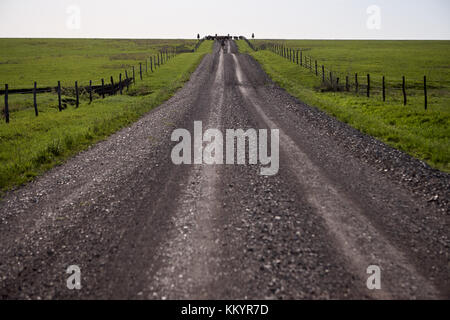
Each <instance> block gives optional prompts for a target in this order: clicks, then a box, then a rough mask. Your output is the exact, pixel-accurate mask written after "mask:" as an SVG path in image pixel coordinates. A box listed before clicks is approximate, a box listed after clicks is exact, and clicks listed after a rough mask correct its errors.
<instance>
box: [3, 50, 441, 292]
mask: <svg viewBox="0 0 450 320" xmlns="http://www.w3.org/2000/svg"><path fill="white" fill-rule="evenodd" d="M194 121H202V123H203V129H204V130H205V129H207V128H217V129H220V130H221V131H222V132H225V130H226V129H244V130H247V129H249V128H255V129H279V132H280V169H279V172H278V174H277V175H274V176H261V175H260V174H259V173H260V171H259V170H260V165H181V166H177V165H174V164H173V163H172V161H171V157H170V155H171V150H172V148H173V146H174V145H175V144H176V142H172V141H171V134H172V132H173V130H174V129H176V128H186V129H188V130H189V131H190V132H193V126H194ZM449 181H450V179H449V175H447V174H444V173H441V172H439V171H436V170H432V169H430V168H429V167H428V166H426V165H424V164H423V163H422V162H420V161H418V160H415V159H413V158H411V157H409V156H407V155H405V154H403V153H401V152H399V151H396V150H394V149H391V148H390V147H388V146H386V145H384V144H383V143H381V142H378V141H377V140H375V139H373V138H371V137H368V136H366V135H364V134H361V133H360V132H358V131H356V130H354V129H352V128H350V127H348V126H347V125H345V124H343V123H341V122H338V121H337V120H335V119H333V118H331V117H329V116H327V115H326V114H324V113H323V112H321V111H319V110H317V109H315V108H311V107H309V106H307V105H305V104H303V103H301V102H299V101H298V100H296V99H295V98H293V97H291V96H290V95H289V94H287V93H286V92H285V91H284V90H282V89H280V88H279V87H277V86H276V85H274V84H273V83H272V82H271V81H270V79H269V78H268V77H267V75H266V74H265V73H264V72H263V71H262V69H261V67H260V65H259V64H258V63H257V62H256V61H254V60H253V59H252V58H251V57H250V56H248V55H243V54H239V53H238V50H237V47H236V45H235V43H234V42H229V43H228V44H227V45H226V46H225V47H224V48H221V46H220V45H216V46H215V48H214V51H213V53H212V54H209V55H207V56H206V57H205V58H204V60H203V61H202V63H201V64H200V66H199V67H198V69H197V70H196V71H195V73H194V74H193V75H192V77H191V80H190V81H189V82H188V83H187V84H186V85H185V87H184V88H182V89H181V90H180V91H179V92H178V93H177V94H176V95H175V96H174V97H173V98H171V99H170V100H169V101H168V102H166V103H164V104H163V105H161V106H160V107H158V108H156V109H154V110H153V111H152V112H150V113H148V114H147V115H145V116H144V117H143V118H142V119H140V120H139V121H138V122H136V123H135V124H133V125H132V126H131V127H129V128H126V129H123V130H121V131H120V132H118V133H116V134H114V135H112V136H111V137H110V138H109V139H107V140H106V141H103V142H100V143H98V144H97V145H95V146H93V147H91V148H90V149H88V150H87V151H85V152H82V153H81V154H79V155H77V156H75V157H74V158H72V159H70V160H69V161H67V163H65V164H64V165H61V166H59V167H56V168H54V169H52V170H50V171H49V172H48V173H46V174H45V175H43V176H42V177H40V178H38V179H37V180H36V181H35V182H33V183H30V184H28V185H26V186H24V187H22V188H20V189H18V190H15V191H12V192H9V193H7V194H6V195H5V197H4V198H3V199H2V200H1V202H0V240H1V243H0V298H2V299H18V298H25V299H103V298H106V299H112V298H119V299H280V298H282V299H329V298H332V299H359V298H361V299H373V298H375V299H386V298H387V299H390V298H392V299H403V298H404V299H417V298H426V299H439V298H447V299H448V298H450V291H449V288H450V273H449V243H450V242H449V223H448V222H449V209H448V205H449V203H448V200H449V183H450V182H449ZM70 265H78V266H79V267H80V269H81V284H82V288H81V290H69V289H68V288H67V286H66V280H67V278H68V277H69V275H68V274H67V273H66V269H67V267H68V266H70ZM370 265H377V266H379V267H380V268H381V290H369V289H368V288H367V286H366V281H367V278H368V277H369V274H367V268H368V266H370Z"/></svg>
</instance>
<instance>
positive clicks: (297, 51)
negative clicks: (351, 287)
mask: <svg viewBox="0 0 450 320" xmlns="http://www.w3.org/2000/svg"><path fill="white" fill-rule="evenodd" d="M297 65H298V50H297Z"/></svg>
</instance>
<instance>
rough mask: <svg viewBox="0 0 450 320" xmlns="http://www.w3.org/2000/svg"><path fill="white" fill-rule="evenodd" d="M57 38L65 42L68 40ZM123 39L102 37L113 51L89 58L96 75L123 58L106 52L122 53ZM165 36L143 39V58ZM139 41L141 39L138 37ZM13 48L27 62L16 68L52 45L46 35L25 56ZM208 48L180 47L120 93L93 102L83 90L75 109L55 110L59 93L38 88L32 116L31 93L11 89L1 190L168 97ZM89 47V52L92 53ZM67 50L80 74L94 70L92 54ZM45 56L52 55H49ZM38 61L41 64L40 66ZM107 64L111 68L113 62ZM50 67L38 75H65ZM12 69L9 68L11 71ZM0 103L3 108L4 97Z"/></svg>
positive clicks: (0, 139) (1, 145) (0, 135)
mask: <svg viewBox="0 0 450 320" xmlns="http://www.w3.org/2000/svg"><path fill="white" fill-rule="evenodd" d="M17 41H19V40H17ZM36 41H37V40H36ZM61 41H63V42H64V41H67V40H61ZM85 41H86V43H85V44H84V46H91V45H94V42H93V40H85ZM124 41H125V40H117V42H114V41H112V40H107V41H106V42H105V43H108V45H107V46H106V47H103V50H108V47H109V46H110V47H111V48H112V49H111V51H112V52H109V53H108V54H105V53H102V54H103V56H102V57H103V58H101V57H97V58H95V59H94V60H95V61H94V62H95V63H94V62H92V63H93V64H95V65H96V66H95V68H94V71H95V70H97V72H99V74H98V75H97V76H99V75H101V72H102V70H103V72H105V71H104V69H102V65H103V66H107V65H111V66H112V65H115V64H116V63H119V64H120V63H122V62H117V61H116V60H111V59H110V58H109V57H110V56H113V55H115V54H119V53H120V52H122V54H125V55H126V53H125V52H126V51H127V45H124V43H126V42H128V43H134V41H131V40H126V41H125V42H124ZM152 41H153V40H149V42H145V41H142V43H151V42H152ZM13 42H14V41H13ZM55 42H56V43H61V42H60V40H55ZM80 42H83V41H82V40H77V41H76V43H78V44H80ZM167 42H171V41H167ZM167 42H166V41H162V40H161V41H160V40H158V41H157V42H156V43H157V45H156V47H152V48H148V52H147V51H146V50H145V48H144V47H145V46H144V45H142V47H141V45H136V46H138V47H140V49H139V50H141V51H140V54H141V55H142V57H144V58H145V56H147V53H152V52H153V51H155V50H157V49H158V48H159V46H160V45H163V44H164V43H167ZM137 43H141V42H140V41H137ZM186 43H191V44H192V43H195V42H193V41H179V42H176V41H175V42H173V44H179V45H180V44H181V45H183V44H186ZM19 47H20V46H19ZM72 47H73V49H71V50H74V51H77V50H78V49H76V48H75V47H77V46H76V45H73V46H72ZM52 48H53V49H54V48H55V47H54V46H52ZM8 49H10V48H8ZM16 50H18V51H21V52H22V53H23V54H22V55H23V56H22V57H21V59H23V64H26V67H24V66H22V65H20V67H19V65H17V67H18V70H19V69H21V70H25V69H28V68H32V67H33V63H32V62H31V61H32V60H33V58H32V57H33V56H34V55H35V54H36V53H35V52H51V51H52V50H49V49H48V42H47V41H42V48H40V47H39V45H36V50H35V51H30V52H29V53H28V55H29V56H28V57H26V56H25V53H26V50H27V49H21V50H19V49H18V48H17V49H16ZM93 50H94V49H93ZM95 50H97V49H95ZM211 50H212V42H211V41H207V42H204V43H203V44H202V45H201V46H200V48H199V49H198V50H197V51H196V52H195V53H182V54H179V55H177V56H176V57H174V58H172V59H171V60H169V61H168V62H167V63H166V64H165V65H163V66H161V67H160V68H158V69H157V70H156V72H154V73H151V72H148V73H147V74H145V75H144V79H143V81H140V80H139V79H138V78H137V83H136V84H135V85H133V86H132V87H131V88H130V91H128V92H124V95H115V96H107V97H106V98H105V99H94V101H93V102H92V103H91V104H89V100H88V96H87V95H82V96H81V105H80V107H79V108H78V109H75V108H74V106H71V105H69V106H68V108H67V109H66V110H63V111H62V112H59V111H58V109H57V96H56V95H55V94H51V93H48V94H39V95H38V107H39V111H40V114H39V117H37V118H36V117H35V116H34V111H33V109H32V99H31V97H30V95H11V104H12V112H11V122H10V123H9V124H5V123H4V120H2V122H1V123H0V190H5V189H8V188H11V187H14V186H17V185H20V184H22V183H24V182H26V181H29V180H31V179H33V177H35V176H36V175H39V174H41V173H43V172H44V171H45V170H47V169H49V168H51V167H53V166H54V165H57V164H60V163H62V162H63V161H64V160H65V159H67V158H68V157H69V156H72V155H74V154H75V153H77V152H79V151H81V150H83V149H85V148H86V147H87V146H89V145H91V144H93V143H95V142H97V141H99V140H101V139H104V138H106V137H107V136H108V135H110V134H112V133H114V132H115V131H117V130H119V129H120V128H123V127H125V126H126V125H129V124H130V123H132V122H133V121H136V120H137V119H138V118H139V117H140V116H142V115H143V114H144V113H146V112H148V111H149V110H151V109H152V108H154V107H155V106H158V105H160V104H161V103H162V102H164V101H165V100H167V99H169V98H170V97H171V96H172V95H173V94H174V93H175V92H176V90H177V89H179V88H180V87H182V85H183V83H184V82H185V81H187V80H188V79H189V76H190V74H191V73H192V72H193V71H194V70H195V69H196V67H197V65H198V64H199V63H200V61H201V59H202V57H203V56H204V55H205V54H206V53H209V52H211ZM69 51H70V50H69ZM137 51H138V50H137V49H136V52H137ZM60 52H65V49H62V50H61V51H57V53H58V54H59V53H60ZM92 52H93V51H91V54H93V53H92ZM132 52H133V51H132ZM69 56H70V57H72V58H70V59H74V60H73V62H74V64H75V60H77V59H78V65H79V66H78V67H79V68H80V70H79V73H78V74H79V75H80V77H81V75H86V74H89V73H90V72H91V74H92V75H94V74H97V73H95V72H94V71H92V70H91V61H90V60H91V56H89V54H87V55H85V56H84V57H83V56H82V55H78V58H75V55H70V54H69ZM48 59H50V60H51V58H50V57H49V58H48ZM50 60H49V61H50ZM102 61H103V62H102ZM136 61H137V60H133V59H131V60H130V61H129V63H133V62H134V63H136ZM123 63H125V62H123ZM81 66H82V67H81ZM41 67H42V66H39V68H41ZM121 67H122V65H121ZM73 68H74V69H76V68H77V67H75V66H73ZM108 70H109V69H108ZM110 70H113V69H112V68H111V69H110ZM118 70H119V69H117V71H118ZM0 72H2V71H0ZM52 72H53V80H51V78H52V73H51V72H48V73H46V74H42V78H40V79H47V80H46V81H49V82H54V80H56V79H58V78H59V77H60V76H62V75H63V73H59V71H57V70H56V69H55V70H53V71H52ZM11 73H12V74H13V73H15V72H11ZM103 74H104V73H103ZM38 76H39V74H36V77H38ZM70 76H72V77H73V78H72V80H73V79H75V77H74V76H73V75H70ZM1 77H2V78H3V77H4V74H1ZM68 77H69V75H67V76H66V78H68ZM83 79H86V78H83ZM38 80H39V79H38ZM17 81H18V83H21V85H24V84H25V83H27V82H25V81H24V82H19V81H20V80H19V78H17ZM42 82H44V80H42ZM65 97H71V95H70V92H66V94H65ZM2 98H3V97H2ZM72 98H73V96H72ZM0 105H1V108H2V109H3V102H1V103H0Z"/></svg>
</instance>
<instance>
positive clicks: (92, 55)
mask: <svg viewBox="0 0 450 320" xmlns="http://www.w3.org/2000/svg"><path fill="white" fill-rule="evenodd" d="M196 42H197V41H196V40H162V39H148V40H145V39H0V48H1V50H0V84H1V85H2V89H3V88H4V84H8V85H9V87H10V89H19V88H32V87H33V83H34V81H37V85H38V86H39V87H45V86H56V84H57V81H58V80H60V81H61V85H62V86H63V87H65V86H70V87H73V86H74V82H75V81H78V82H79V83H80V85H87V84H88V83H89V80H92V81H93V82H94V83H95V84H99V81H100V79H101V78H105V79H106V81H107V82H108V81H109V78H110V77H111V76H113V77H114V79H117V77H118V75H119V73H123V72H124V70H125V69H128V70H129V69H130V67H131V66H137V65H139V62H145V59H147V58H150V57H152V56H153V55H155V54H157V52H158V51H159V50H161V49H164V48H175V47H176V48H177V49H178V51H179V52H184V51H188V50H192V49H193V48H194V46H195V44H196Z"/></svg>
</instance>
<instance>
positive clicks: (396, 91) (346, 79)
mask: <svg viewBox="0 0 450 320" xmlns="http://www.w3.org/2000/svg"><path fill="white" fill-rule="evenodd" d="M261 49H268V50H270V51H272V52H274V53H275V54H277V55H279V56H281V57H283V58H285V59H287V60H289V61H290V62H292V63H294V64H297V65H299V66H301V67H303V68H305V69H308V70H309V71H310V72H311V73H313V74H314V75H315V76H317V77H320V79H321V81H322V90H323V91H340V92H349V93H353V94H357V95H365V96H367V97H368V98H371V97H380V99H382V101H383V102H386V101H387V100H388V99H390V100H391V101H397V100H400V101H401V102H402V103H403V105H405V106H406V105H408V99H409V98H410V97H417V96H418V95H420V96H422V97H423V103H424V107H425V110H427V109H428V107H429V105H428V101H429V100H428V98H429V97H428V91H429V89H430V88H440V84H439V83H431V82H430V81H429V80H427V77H426V76H424V77H423V79H420V80H417V79H414V80H412V79H411V80H410V84H408V79H406V77H405V76H402V77H401V78H400V79H397V80H396V79H394V80H392V79H390V80H389V81H387V78H386V77H385V76H381V77H377V78H375V77H373V76H371V75H370V74H358V73H355V74H343V73H341V72H336V71H333V70H331V69H329V68H327V67H326V66H325V65H323V64H320V63H319V61H318V60H317V59H314V58H313V57H311V56H309V55H307V54H306V53H307V50H304V49H293V48H287V47H285V46H283V45H279V44H265V45H263V46H261Z"/></svg>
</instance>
